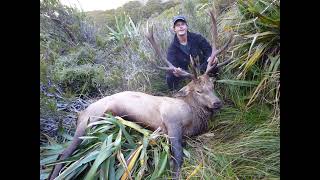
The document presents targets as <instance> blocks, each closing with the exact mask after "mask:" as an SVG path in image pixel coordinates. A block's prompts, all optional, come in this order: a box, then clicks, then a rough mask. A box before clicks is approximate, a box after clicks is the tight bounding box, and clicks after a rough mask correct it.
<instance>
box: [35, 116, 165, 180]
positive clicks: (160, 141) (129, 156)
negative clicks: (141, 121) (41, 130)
mask: <svg viewBox="0 0 320 180" xmlns="http://www.w3.org/2000/svg"><path fill="white" fill-rule="evenodd" d="M64 137H65V140H64V142H63V143H57V142H55V141H54V140H53V139H52V138H50V137H48V142H49V144H48V145H46V146H42V147H40V152H41V154H40V155H41V161H40V165H41V166H42V167H43V170H42V172H41V179H45V178H47V176H48V175H49V173H50V171H51V170H52V165H54V164H57V163H62V162H63V163H66V165H65V167H64V168H63V171H62V172H61V174H60V175H59V176H58V177H57V179H70V178H84V179H95V178H98V179H127V178H128V177H129V178H132V179H142V178H143V179H156V178H165V177H166V176H168V174H169V171H168V169H169V158H170V151H169V144H168V137H167V136H166V135H164V134H162V133H160V129H159V130H156V131H154V132H151V131H149V130H146V129H144V128H141V127H140V126H139V125H137V124H135V123H133V122H129V121H126V120H124V119H122V118H120V117H113V116H111V115H108V114H106V116H105V117H101V121H98V122H94V123H90V124H89V125H88V129H87V133H86V135H85V136H83V137H81V139H83V140H84V141H83V142H82V143H81V145H80V146H79V147H78V148H77V150H76V152H74V153H73V155H72V156H71V157H69V158H68V159H66V160H64V161H56V158H57V157H58V154H59V153H61V152H62V151H63V149H64V148H66V147H67V145H69V144H70V142H71V141H70V140H71V139H72V137H71V136H69V135H67V134H65V135H64Z"/></svg>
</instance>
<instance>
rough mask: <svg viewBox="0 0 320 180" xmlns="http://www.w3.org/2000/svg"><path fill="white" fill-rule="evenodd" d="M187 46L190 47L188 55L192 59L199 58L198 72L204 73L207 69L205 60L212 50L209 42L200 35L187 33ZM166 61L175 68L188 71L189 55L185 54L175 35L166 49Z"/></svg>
mask: <svg viewBox="0 0 320 180" xmlns="http://www.w3.org/2000/svg"><path fill="white" fill-rule="evenodd" d="M187 33H188V34H187V36H188V45H189V46H190V51H189V52H190V54H191V56H192V57H193V58H196V57H197V56H199V62H200V65H199V66H200V70H201V72H204V71H205V70H206V68H207V64H208V62H207V59H208V58H209V57H210V55H211V51H212V48H211V46H210V44H209V42H208V41H207V40H206V39H205V38H204V37H203V36H201V35H200V34H196V33H192V32H189V31H188V32H187ZM167 59H168V61H170V62H171V63H172V64H173V65H174V66H175V67H180V68H182V69H184V70H188V65H189V64H190V57H189V54H186V53H185V52H184V51H183V50H182V49H181V48H180V43H179V40H178V37H177V35H175V36H174V39H173V41H172V42H171V45H170V46H169V48H168V53H167Z"/></svg>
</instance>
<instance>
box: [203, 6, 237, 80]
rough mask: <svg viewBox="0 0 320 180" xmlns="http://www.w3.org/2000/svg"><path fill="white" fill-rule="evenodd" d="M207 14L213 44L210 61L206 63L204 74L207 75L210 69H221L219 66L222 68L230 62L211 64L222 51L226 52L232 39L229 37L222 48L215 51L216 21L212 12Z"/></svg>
mask: <svg viewBox="0 0 320 180" xmlns="http://www.w3.org/2000/svg"><path fill="white" fill-rule="evenodd" d="M209 14H210V17H211V20H212V28H211V35H212V39H213V43H212V53H211V55H210V60H209V62H208V65H207V69H206V72H205V74H207V73H209V72H210V71H211V70H212V69H214V68H218V67H221V66H223V65H225V64H228V63H229V62H230V61H231V59H229V60H227V61H225V62H223V63H220V64H218V65H217V62H215V63H214V64H213V63H212V62H213V61H214V59H215V57H216V56H217V55H218V54H220V53H221V52H222V51H224V50H226V48H227V47H228V45H229V44H230V43H231V41H232V38H233V37H232V35H231V36H230V38H229V40H228V41H227V42H226V43H225V44H224V45H223V46H222V48H220V49H219V50H217V49H216V41H217V36H218V33H217V21H216V18H215V17H214V15H213V12H212V10H211V11H209Z"/></svg>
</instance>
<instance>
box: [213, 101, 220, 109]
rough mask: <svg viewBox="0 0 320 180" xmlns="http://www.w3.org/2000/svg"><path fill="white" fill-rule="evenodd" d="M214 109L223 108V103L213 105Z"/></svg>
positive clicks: (218, 102)
mask: <svg viewBox="0 0 320 180" xmlns="http://www.w3.org/2000/svg"><path fill="white" fill-rule="evenodd" d="M213 107H214V108H221V107H222V102H221V101H217V102H214V103H213Z"/></svg>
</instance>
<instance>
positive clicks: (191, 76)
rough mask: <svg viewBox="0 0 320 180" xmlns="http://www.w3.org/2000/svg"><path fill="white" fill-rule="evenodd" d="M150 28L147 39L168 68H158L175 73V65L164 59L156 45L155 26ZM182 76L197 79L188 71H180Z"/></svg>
mask: <svg viewBox="0 0 320 180" xmlns="http://www.w3.org/2000/svg"><path fill="white" fill-rule="evenodd" d="M147 26H148V25H147ZM147 28H148V33H147V34H146V37H147V39H148V40H149V42H150V43H151V45H152V47H153V49H154V50H155V52H156V54H157V56H158V57H159V58H160V59H161V60H162V61H163V62H165V63H166V64H167V65H168V67H160V66H157V65H156V66H157V68H159V69H162V70H167V71H174V69H175V68H176V67H175V66H174V65H172V64H171V63H170V62H169V61H168V60H167V59H166V58H164V57H163V56H162V54H161V53H160V48H159V46H158V44H157V43H156V41H155V40H154V37H153V26H151V27H149V26H148V27H147ZM180 76H183V77H190V78H192V79H195V78H196V77H195V76H194V75H193V74H190V73H188V72H187V71H185V70H183V69H181V70H180Z"/></svg>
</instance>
